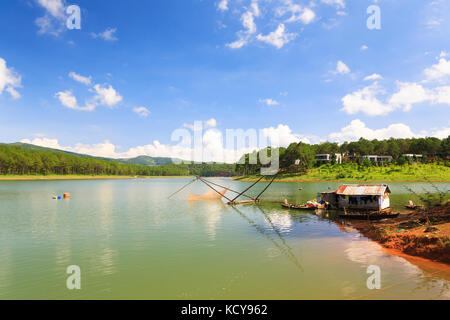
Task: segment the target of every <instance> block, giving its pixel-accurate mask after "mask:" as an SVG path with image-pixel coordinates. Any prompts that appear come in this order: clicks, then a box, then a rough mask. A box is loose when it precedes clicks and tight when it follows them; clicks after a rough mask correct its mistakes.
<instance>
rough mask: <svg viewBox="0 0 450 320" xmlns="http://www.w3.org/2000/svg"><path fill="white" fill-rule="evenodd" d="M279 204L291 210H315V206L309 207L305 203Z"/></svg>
mask: <svg viewBox="0 0 450 320" xmlns="http://www.w3.org/2000/svg"><path fill="white" fill-rule="evenodd" d="M281 206H282V207H283V208H286V209H292V210H316V208H315V207H311V206H308V205H306V204H293V203H282V204H281Z"/></svg>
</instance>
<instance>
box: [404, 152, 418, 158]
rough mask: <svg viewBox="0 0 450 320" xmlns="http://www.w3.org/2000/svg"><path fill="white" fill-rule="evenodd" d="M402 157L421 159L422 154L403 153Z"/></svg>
mask: <svg viewBox="0 0 450 320" xmlns="http://www.w3.org/2000/svg"><path fill="white" fill-rule="evenodd" d="M402 156H403V157H404V158H411V159H421V158H423V155H422V154H412V153H411V154H403V155H402Z"/></svg>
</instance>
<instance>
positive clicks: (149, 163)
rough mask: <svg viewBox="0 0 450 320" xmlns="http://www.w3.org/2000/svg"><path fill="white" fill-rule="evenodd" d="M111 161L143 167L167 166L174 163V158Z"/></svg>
mask: <svg viewBox="0 0 450 320" xmlns="http://www.w3.org/2000/svg"><path fill="white" fill-rule="evenodd" d="M111 160H113V161H118V162H121V163H127V164H139V165H143V166H163V165H166V164H170V163H173V161H172V158H163V157H149V156H139V157H136V158H129V159H111ZM174 160H175V159H174ZM176 160H178V161H181V160H179V159H176Z"/></svg>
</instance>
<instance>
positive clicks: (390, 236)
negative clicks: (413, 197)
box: [342, 203, 450, 265]
mask: <svg viewBox="0 0 450 320" xmlns="http://www.w3.org/2000/svg"><path fill="white" fill-rule="evenodd" d="M342 223H343V224H347V225H351V226H352V227H353V228H355V229H356V230H358V231H359V232H360V233H361V234H362V235H364V236H365V237H367V238H369V239H371V240H374V241H376V242H378V243H379V244H381V245H382V246H383V247H384V248H385V249H387V250H391V251H393V253H394V254H395V252H397V253H401V254H406V255H408V256H413V257H420V258H425V259H428V260H431V261H435V262H441V263H445V264H447V265H450V204H449V203H448V204H446V205H444V206H437V207H433V208H430V209H427V210H425V211H409V212H405V213H402V214H401V215H400V216H399V217H398V218H396V219H385V220H381V221H351V220H348V221H345V220H344V221H342Z"/></svg>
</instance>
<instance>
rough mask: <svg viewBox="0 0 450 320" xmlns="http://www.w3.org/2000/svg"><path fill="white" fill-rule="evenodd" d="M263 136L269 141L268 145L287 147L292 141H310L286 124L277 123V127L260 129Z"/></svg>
mask: <svg viewBox="0 0 450 320" xmlns="http://www.w3.org/2000/svg"><path fill="white" fill-rule="evenodd" d="M261 132H262V134H263V136H264V137H265V138H267V139H269V141H270V145H272V146H276V147H287V146H289V145H290V144H291V143H293V142H300V141H302V142H305V143H311V141H310V140H309V139H308V138H307V137H306V136H303V135H300V134H295V133H293V132H292V130H291V128H290V127H289V126H287V125H283V124H279V125H278V127H269V128H264V129H262V130H261Z"/></svg>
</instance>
